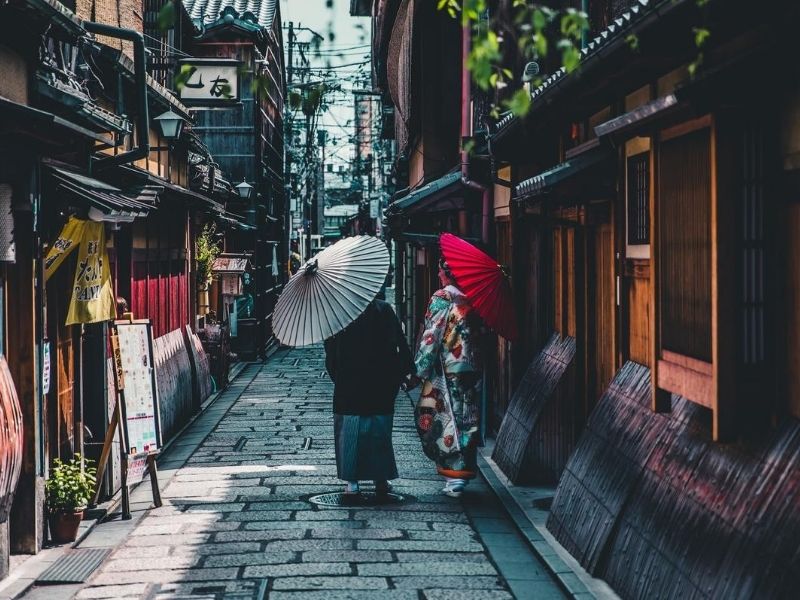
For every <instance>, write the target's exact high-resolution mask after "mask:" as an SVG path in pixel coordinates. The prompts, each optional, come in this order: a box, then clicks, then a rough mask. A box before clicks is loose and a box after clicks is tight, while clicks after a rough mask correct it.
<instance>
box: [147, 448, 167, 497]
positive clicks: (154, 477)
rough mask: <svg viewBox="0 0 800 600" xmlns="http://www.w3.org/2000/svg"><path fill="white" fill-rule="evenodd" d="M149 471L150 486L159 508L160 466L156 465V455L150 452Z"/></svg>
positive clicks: (148, 459) (148, 458)
mask: <svg viewBox="0 0 800 600" xmlns="http://www.w3.org/2000/svg"><path fill="white" fill-rule="evenodd" d="M147 471H148V472H149V473H150V488H151V489H152V490H153V505H154V506H155V507H156V508H158V507H159V506H161V505H162V504H163V503H162V502H161V490H160V489H158V466H157V465H156V455H155V454H150V455H149V456H148V457H147Z"/></svg>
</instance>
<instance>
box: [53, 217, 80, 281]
mask: <svg viewBox="0 0 800 600" xmlns="http://www.w3.org/2000/svg"><path fill="white" fill-rule="evenodd" d="M85 224H86V221H82V220H81V219H76V218H75V217H70V218H69V220H68V221H67V224H66V225H64V229H62V230H61V233H60V234H59V235H58V238H57V239H56V241H55V242H53V245H52V246H51V247H50V250H48V252H47V256H46V257H45V259H44V280H45V282H46V281H47V280H48V279H50V276H51V275H52V274H53V273H55V272H56V270H57V269H58V267H60V266H61V263H62V262H64V260H65V259H66V258H67V256H69V255H70V254H71V253H72V251H73V250H75V249H76V248H77V247H78V246H79V245H80V243H81V240H82V239H83V227H84V225H85Z"/></svg>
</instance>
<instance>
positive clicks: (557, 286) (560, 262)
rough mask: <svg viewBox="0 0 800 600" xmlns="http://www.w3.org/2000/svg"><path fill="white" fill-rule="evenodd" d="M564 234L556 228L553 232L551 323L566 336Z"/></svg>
mask: <svg viewBox="0 0 800 600" xmlns="http://www.w3.org/2000/svg"><path fill="white" fill-rule="evenodd" d="M563 239H564V232H563V230H561V229H559V228H556V229H554V230H553V250H552V257H553V322H554V325H555V327H554V329H555V330H556V331H557V332H558V333H560V334H561V335H567V330H566V327H565V319H564V296H565V292H564V268H565V265H564V253H563V252H562V248H563V246H564V242H563Z"/></svg>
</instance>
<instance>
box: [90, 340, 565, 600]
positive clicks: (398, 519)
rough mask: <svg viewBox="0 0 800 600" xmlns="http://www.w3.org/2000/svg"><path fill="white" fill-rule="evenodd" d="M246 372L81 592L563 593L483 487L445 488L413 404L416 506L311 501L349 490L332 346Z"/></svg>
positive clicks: (403, 431) (409, 443)
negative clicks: (341, 475) (342, 477)
mask: <svg viewBox="0 0 800 600" xmlns="http://www.w3.org/2000/svg"><path fill="white" fill-rule="evenodd" d="M242 376H243V377H248V378H252V382H251V383H250V384H249V385H248V386H247V387H246V388H244V391H242V393H241V395H240V397H239V399H238V401H237V402H235V403H234V404H233V405H232V407H231V409H230V410H229V411H228V413H227V414H226V415H225V416H224V418H223V419H222V420H221V421H220V423H219V424H218V425H217V426H216V428H215V429H214V430H213V431H212V432H211V433H210V434H209V435H208V437H207V438H205V440H204V441H203V442H202V444H201V445H200V446H199V447H198V449H197V450H196V451H195V452H194V453H193V454H192V455H191V456H190V457H189V459H188V461H187V462H186V463H185V464H184V465H183V467H182V468H180V469H179V470H178V471H177V473H176V475H175V477H174V478H173V479H172V481H171V482H170V484H169V485H168V486H167V488H166V489H165V491H164V493H163V497H164V506H162V507H161V508H158V509H152V510H150V511H149V512H148V513H147V514H146V516H145V517H144V518H143V519H141V521H139V523H138V524H137V525H136V528H135V529H134V530H133V532H132V534H131V535H130V536H128V537H127V539H125V541H124V542H123V543H122V545H121V546H120V547H118V548H117V550H116V551H115V552H114V553H113V554H112V555H111V557H110V559H109V560H108V561H107V563H106V564H105V565H103V567H102V568H101V569H100V570H99V571H98V572H97V573H96V574H95V576H94V577H93V578H92V579H91V582H90V585H89V586H88V587H85V588H84V589H82V590H81V591H80V592H79V593H78V595H77V598H81V599H89V598H153V599H162V598H242V599H245V598H247V599H250V598H267V597H268V598H270V599H274V600H288V599H291V598H298V599H300V598H302V599H308V600H315V599H320V600H322V599H325V600H336V599H339V598H354V599H357V598H380V599H381V600H400V599H402V600H406V599H408V600H411V599H420V598H427V599H430V600H434V599H435V600H448V599H453V600H455V599H461V598H464V599H467V598H469V599H475V600H481V599H486V600H489V599H491V600H494V599H497V600H502V599H505V598H512V597H515V596H516V597H518V598H522V597H535V598H560V597H563V596H562V595H561V592H560V591H559V590H558V588H557V587H556V586H555V584H554V583H552V581H551V580H550V578H549V577H548V576H547V575H546V574H545V573H544V570H543V569H542V568H541V565H540V564H537V563H536V562H535V558H532V556H533V555H529V554H526V552H527V551H526V550H525V549H524V547H523V546H522V545H520V544H521V542H520V541H519V537H518V536H516V534H514V532H513V529H512V528H510V527H509V525H508V522H506V521H503V519H502V518H498V510H497V508H496V507H495V506H494V503H495V500H494V497H493V496H491V494H490V492H489V491H488V489H487V488H486V486H485V485H483V484H481V483H478V484H476V485H474V486H472V488H471V489H470V490H469V493H468V494H465V497H464V498H463V499H462V500H454V499H452V498H446V497H444V496H442V495H440V494H438V491H439V489H440V488H441V483H440V481H439V479H438V478H437V476H436V475H435V473H434V471H433V469H432V465H431V463H430V462H429V461H428V460H427V459H426V458H425V457H424V455H423V454H422V452H421V450H420V446H419V443H418V441H417V437H416V434H415V432H414V429H413V421H412V416H411V407H410V403H409V401H408V398H407V397H406V396H401V397H400V398H399V399H398V404H397V413H396V416H395V434H394V446H395V452H396V454H397V459H398V461H397V462H398V467H399V470H400V474H401V477H402V478H401V479H399V480H396V481H395V482H394V483H395V490H396V491H397V492H399V493H401V494H410V495H412V496H413V500H412V501H410V502H407V503H405V504H399V505H392V506H382V507H375V508H370V507H361V508H349V509H348V508H319V507H315V506H312V505H311V504H309V503H308V502H306V501H305V499H306V498H307V497H308V496H309V495H312V494H318V493H322V492H326V491H339V490H340V489H341V482H340V481H339V480H338V479H337V478H336V467H335V463H334V457H333V452H334V451H333V437H332V433H333V431H332V430H333V425H332V417H331V392H332V386H331V383H330V381H329V379H328V378H327V376H326V375H325V373H324V361H323V356H322V350H321V349H320V348H311V349H301V350H292V351H283V352H281V353H279V354H278V355H276V356H274V357H273V358H272V359H270V361H269V362H267V363H266V364H265V365H264V366H251V367H248V369H247V370H246V371H245V373H243V375H242ZM367 392H368V391H367V390H365V393H367ZM307 438H311V445H310V448H309V449H303V448H304V446H305V445H306V444H307V442H308V440H307ZM484 542H485V543H484ZM487 545H488V546H490V547H494V551H493V552H492V553H491V554H490V553H489V552H487ZM517 545H519V546H517ZM498 558H499V562H496V561H497V560H498ZM512 590H513V592H512Z"/></svg>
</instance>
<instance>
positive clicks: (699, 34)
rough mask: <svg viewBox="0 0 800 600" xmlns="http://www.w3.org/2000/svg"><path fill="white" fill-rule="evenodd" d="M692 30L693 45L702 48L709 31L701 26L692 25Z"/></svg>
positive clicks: (709, 33)
mask: <svg viewBox="0 0 800 600" xmlns="http://www.w3.org/2000/svg"><path fill="white" fill-rule="evenodd" d="M692 31H693V32H694V45H695V46H697V47H698V48H702V47H703V45H704V44H705V43H706V41H707V40H708V38H709V36H710V35H711V32H710V31H709V30H708V29H705V28H703V27H694V28H693V29H692Z"/></svg>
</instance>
